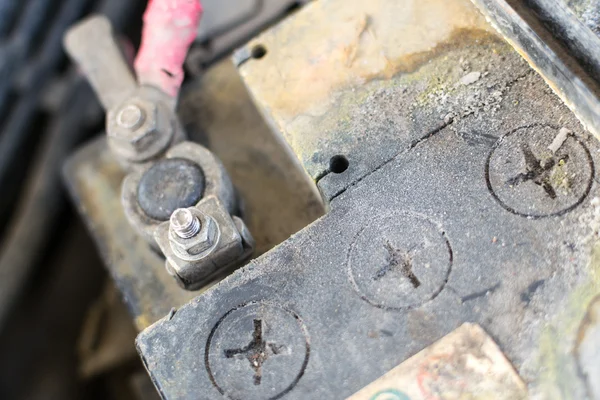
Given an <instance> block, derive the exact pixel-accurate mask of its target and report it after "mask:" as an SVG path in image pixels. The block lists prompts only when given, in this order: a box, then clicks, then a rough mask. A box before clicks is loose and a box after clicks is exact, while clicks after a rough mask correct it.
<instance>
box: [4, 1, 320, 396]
mask: <svg viewBox="0 0 600 400" xmlns="http://www.w3.org/2000/svg"><path fill="white" fill-rule="evenodd" d="M301 5H302V2H301V1H300V2H299V1H289V0H235V1H233V0H232V1H224V0H212V1H211V0H205V1H203V6H204V15H203V18H202V22H201V25H200V29H199V30H198V35H197V39H196V41H195V43H194V44H193V47H192V49H191V51H190V52H189V55H188V59H187V61H186V82H185V83H184V88H183V90H184V91H185V87H186V85H188V86H189V85H192V86H193V82H194V81H197V80H200V79H202V76H204V74H205V73H206V71H208V70H209V69H210V68H211V67H212V66H213V65H215V64H216V63H218V62H220V61H222V60H224V59H226V58H227V57H228V56H229V55H230V53H231V52H232V51H233V49H235V48H236V46H239V45H240V44H243V43H244V42H245V41H247V40H248V39H249V38H251V37H252V36H254V35H255V34H256V33H258V32H259V31H260V30H262V29H264V28H266V27H267V26H269V25H271V24H273V23H274V22H276V21H278V20H279V19H281V18H283V17H284V16H286V15H288V14H289V13H291V12H293V11H294V10H296V9H297V8H298V7H300V6H301ZM145 7H146V2H145V1H139V0H127V1H123V0H0V238H1V241H0V243H1V244H0V398H1V399H156V398H158V395H157V394H156V393H155V391H154V388H153V386H152V383H151V382H150V380H149V378H148V376H147V374H146V372H145V370H144V368H143V366H142V364H141V362H140V360H139V357H138V355H137V353H136V351H135V347H134V339H135V336H136V334H137V332H136V329H135V328H134V325H133V321H132V319H131V317H130V316H129V314H128V312H127V310H126V308H125V307H124V305H123V304H122V302H121V299H120V294H119V293H118V291H117V290H116V289H115V287H114V285H113V283H112V282H111V279H109V277H108V276H107V272H106V270H105V268H104V266H103V264H102V262H101V260H100V257H99V255H98V252H97V250H96V248H95V245H94V243H93V241H92V239H91V238H90V236H89V234H88V232H87V230H86V229H85V227H84V223H83V222H82V221H81V219H80V218H79V216H78V215H77V213H76V211H75V210H74V207H73V206H72V204H71V202H70V200H69V199H68V196H67V194H66V191H65V189H64V184H63V182H62V179H61V169H62V166H63V164H64V161H65V160H66V158H67V157H68V156H69V155H70V154H71V153H72V152H73V150H74V149H76V148H77V147H78V146H80V145H81V144H83V143H84V142H86V141H88V140H89V139H91V138H93V137H94V136H97V135H100V134H102V132H103V125H104V112H103V110H102V108H101V106H100V104H99V103H98V101H97V99H96V97H95V95H94V94H93V92H92V90H91V89H90V87H89V85H88V84H87V82H86V80H85V77H83V76H82V75H81V74H80V72H79V71H78V69H77V67H76V66H74V65H73V64H71V63H70V62H69V61H68V59H67V57H66V55H65V53H64V50H63V47H62V37H63V34H64V32H65V30H66V29H67V28H68V27H69V26H70V25H72V24H73V23H74V22H76V21H78V20H79V19H81V18H83V17H85V16H86V15H89V14H91V13H102V14H104V15H106V16H108V17H109V19H110V20H111V21H112V24H113V26H114V30H115V32H116V33H117V34H118V37H119V39H120V40H121V43H122V48H123V51H124V53H125V54H126V55H128V56H129V57H130V58H133V56H134V54H135V51H136V48H137V47H138V45H139V40H140V33H141V26H142V14H143V11H144V9H145ZM198 140H199V141H202V137H200V138H199V139H198ZM319 207H320V206H316V209H319ZM320 212H322V210H320V209H319V210H317V211H315V213H313V214H312V215H308V216H304V220H303V221H300V222H298V224H299V225H298V226H293V227H290V230H291V231H292V232H293V231H296V230H297V229H299V228H300V227H301V226H304V225H305V224H306V223H307V222H305V221H310V220H313V219H314V218H316V216H318V215H317V214H318V213H320ZM285 234H287V232H283V233H282V236H285ZM264 250H266V248H265V249H263V250H262V251H264Z"/></svg>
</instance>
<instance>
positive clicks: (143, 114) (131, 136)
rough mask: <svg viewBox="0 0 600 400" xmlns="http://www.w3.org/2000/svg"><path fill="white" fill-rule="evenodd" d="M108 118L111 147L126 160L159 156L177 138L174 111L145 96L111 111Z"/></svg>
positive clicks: (132, 99) (139, 159) (107, 124)
mask: <svg viewBox="0 0 600 400" xmlns="http://www.w3.org/2000/svg"><path fill="white" fill-rule="evenodd" d="M106 118H107V119H106V130H107V134H108V140H109V145H110V146H111V149H112V150H113V151H114V152H115V153H117V154H118V155H119V156H121V157H123V158H125V159H126V160H131V161H143V160H146V159H148V158H151V157H153V156H155V155H156V154H158V153H159V152H160V151H162V150H164V148H166V146H167V145H168V144H169V143H170V141H171V138H172V136H173V127H172V124H171V121H172V117H171V113H170V111H169V110H168V109H167V108H166V107H164V106H162V105H161V104H160V103H156V102H152V101H149V100H146V99H144V98H141V97H134V98H131V99H129V100H127V101H126V102H124V103H123V104H121V105H119V106H117V107H115V108H114V109H111V110H109V112H108V113H107V115H106Z"/></svg>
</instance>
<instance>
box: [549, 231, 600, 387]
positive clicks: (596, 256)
mask: <svg viewBox="0 0 600 400" xmlns="http://www.w3.org/2000/svg"><path fill="white" fill-rule="evenodd" d="M598 293H600V242H596V243H595V245H594V247H593V248H592V256H591V260H590V264H589V281H588V282H587V283H585V284H583V285H581V286H580V287H578V288H577V289H575V290H574V291H573V292H572V293H571V295H570V296H569V299H568V301H567V305H566V307H565V309H564V310H563V311H562V312H561V313H560V314H558V315H557V316H556V317H555V318H553V320H552V322H551V323H550V324H548V326H547V327H546V328H545V329H544V330H543V331H542V334H541V336H540V342H539V343H540V356H539V362H540V370H541V371H542V372H541V374H540V389H541V391H542V393H543V394H544V396H545V397H544V398H548V399H578V398H579V396H578V395H579V393H578V392H577V391H576V390H574V388H575V385H576V383H577V382H579V381H580V378H579V377H578V376H577V372H576V366H575V357H574V351H573V350H574V345H575V342H574V341H570V340H566V338H576V336H577V331H578V329H579V326H580V324H581V321H582V320H583V318H584V316H585V314H586V311H587V308H588V306H589V304H590V302H591V301H592V300H593V299H594V297H595V296H597V295H598Z"/></svg>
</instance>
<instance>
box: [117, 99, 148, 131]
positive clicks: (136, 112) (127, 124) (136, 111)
mask: <svg viewBox="0 0 600 400" xmlns="http://www.w3.org/2000/svg"><path fill="white" fill-rule="evenodd" d="M145 118H146V113H145V111H144V110H143V109H142V108H141V107H140V106H138V105H137V104H133V103H130V104H125V105H124V106H123V107H121V109H120V110H119V111H117V124H118V125H119V126H120V127H121V128H125V129H130V130H135V129H137V128H139V127H140V126H141V125H142V124H143V123H144V119H145Z"/></svg>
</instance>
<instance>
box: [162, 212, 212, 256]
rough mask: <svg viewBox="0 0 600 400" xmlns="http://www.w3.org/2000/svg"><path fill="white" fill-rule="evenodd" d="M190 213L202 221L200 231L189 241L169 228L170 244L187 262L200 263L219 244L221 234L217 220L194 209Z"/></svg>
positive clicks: (176, 253)
mask: <svg viewBox="0 0 600 400" xmlns="http://www.w3.org/2000/svg"><path fill="white" fill-rule="evenodd" d="M189 210H190V211H192V213H193V214H194V216H196V217H197V218H198V220H199V221H200V231H199V232H198V233H197V234H196V235H195V236H193V237H191V238H189V239H184V238H181V237H180V236H179V235H177V233H176V232H175V231H174V230H173V228H172V227H169V243H170V245H171V250H173V253H175V255H176V256H177V257H179V258H181V259H182V260H185V261H198V260H200V259H202V258H204V257H206V256H208V255H209V254H210V253H211V252H212V251H213V250H214V249H215V247H216V246H217V244H218V243H219V239H220V236H221V232H220V229H219V226H218V225H217V223H216V222H215V220H214V219H213V218H212V217H211V216H209V215H206V214H204V213H202V212H200V211H199V210H198V209H196V208H194V207H190V208H189Z"/></svg>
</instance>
